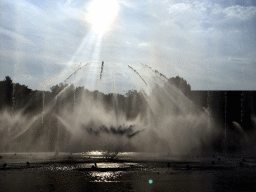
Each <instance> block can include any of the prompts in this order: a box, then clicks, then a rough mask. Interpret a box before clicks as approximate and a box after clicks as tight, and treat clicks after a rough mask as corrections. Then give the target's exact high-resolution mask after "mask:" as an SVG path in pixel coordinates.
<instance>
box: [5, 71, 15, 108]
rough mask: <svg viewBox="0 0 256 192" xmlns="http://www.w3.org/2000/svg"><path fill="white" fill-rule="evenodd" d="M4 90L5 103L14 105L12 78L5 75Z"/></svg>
mask: <svg viewBox="0 0 256 192" xmlns="http://www.w3.org/2000/svg"><path fill="white" fill-rule="evenodd" d="M4 89H5V90H4V91H5V92H6V95H5V103H6V105H7V106H9V107H10V106H12V94H13V83H12V79H11V78H10V77H9V76H6V77H5V80H4Z"/></svg>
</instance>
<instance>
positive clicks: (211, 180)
mask: <svg viewBox="0 0 256 192" xmlns="http://www.w3.org/2000/svg"><path fill="white" fill-rule="evenodd" d="M16 156H18V154H17V155H13V156H8V158H7V156H6V155H2V159H0V166H1V169H0V191H256V185H255V181H256V166H255V161H254V160H253V159H249V160H246V161H244V162H243V163H242V164H241V159H240V158H237V159H235V158H232V159H229V160H227V159H225V161H222V160H220V161H218V160H216V161H215V163H214V165H213V164H212V159H211V158H209V159H204V160H200V161H191V162H185V161H183V162H182V161H179V162H175V161H170V163H169V164H168V162H166V161H155V160H154V161H150V162H147V161H142V160H136V161H130V160H129V161H109V160H105V159H102V158H98V159H97V158H93V157H90V159H89V158H87V160H85V159H82V160H81V159H80V161H79V159H78V158H77V157H76V161H73V160H74V159H73V160H72V161H71V160H70V159H71V158H70V157H69V159H62V160H60V159H54V158H52V159H47V160H46V159H44V162H38V159H37V160H36V158H35V159H34V162H33V160H32V157H31V156H33V155H31V156H27V158H30V162H31V163H30V164H29V165H27V164H26V163H25V162H26V160H25V158H24V159H22V158H19V157H18V158H16ZM15 158H16V162H14V161H15ZM4 161H10V163H9V164H7V166H6V168H2V165H3V162H4ZM18 161H19V162H18ZM95 162H97V167H98V168H100V169H98V170H97V169H91V170H90V168H91V166H93V165H94V163H95ZM88 168H89V169H88ZM107 168H111V169H112V171H108V169H107ZM121 168H126V170H125V171H122V170H123V169H121ZM104 169H105V170H106V171H104ZM99 170H100V171H99Z"/></svg>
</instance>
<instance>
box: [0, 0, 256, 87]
mask: <svg viewBox="0 0 256 192" xmlns="http://www.w3.org/2000/svg"><path fill="white" fill-rule="evenodd" d="M255 26H256V1H253V0H225V1H224V0H197V1H192V0H143V1H142V0H141V1H138V0H55V1H52V0H42V1H36V0H12V1H10V0H1V1H0V80H3V79H4V78H5V76H7V75H9V76H10V77H11V78H12V79H13V80H14V82H19V83H20V84H25V85H28V87H29V88H31V89H42V88H43V87H44V86H45V87H46V88H49V87H50V86H53V85H55V84H58V83H61V82H63V81H64V80H65V79H66V78H68V77H69V75H71V74H72V73H73V72H74V71H76V70H77V69H79V68H80V67H83V66H84V65H85V64H86V63H88V62H93V63H92V64H90V65H88V66H87V67H84V68H83V69H81V70H80V71H79V73H77V74H76V76H83V78H82V79H78V77H76V76H74V77H73V81H75V82H80V84H83V83H84V84H86V85H90V86H91V89H93V87H97V86H99V76H100V67H101V61H103V60H104V62H105V67H106V70H105V71H103V79H102V81H103V84H101V86H106V87H105V89H112V87H113V86H112V83H113V82H115V84H116V86H117V87H122V88H123V89H130V88H133V87H134V82H132V81H131V77H130V76H129V75H130V71H129V68H128V65H130V66H132V67H133V68H134V69H136V70H137V71H138V72H139V73H142V74H143V75H145V76H146V74H145V69H144V68H143V67H142V65H141V63H145V64H147V65H149V66H150V67H152V68H153V69H156V70H158V71H159V72H161V73H162V74H164V75H165V76H167V77H168V78H170V77H175V76H180V77H183V78H184V79H185V80H187V81H188V83H189V84H190V85H191V87H192V89H193V90H255V89H256V80H255V77H256V65H255V61H256V38H255V37H256V31H255ZM43 82H44V84H42V83H43ZM70 82H72V81H71V80H70ZM104 82H105V84H104ZM96 89H97V88H96ZM110 91H111V90H110Z"/></svg>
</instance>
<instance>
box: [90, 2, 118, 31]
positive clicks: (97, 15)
mask: <svg viewBox="0 0 256 192" xmlns="http://www.w3.org/2000/svg"><path fill="white" fill-rule="evenodd" d="M88 11H89V17H90V22H91V23H92V25H93V31H94V33H97V34H102V33H103V32H104V31H105V30H106V28H107V27H108V26H109V24H110V23H111V22H112V21H113V19H114V18H115V16H116V14H117V11H118V4H117V0H93V1H92V2H91V4H90V6H89V7H88Z"/></svg>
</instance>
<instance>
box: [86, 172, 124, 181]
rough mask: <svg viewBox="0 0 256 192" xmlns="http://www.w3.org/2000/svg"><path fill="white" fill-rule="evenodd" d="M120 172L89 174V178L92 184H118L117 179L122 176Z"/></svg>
mask: <svg viewBox="0 0 256 192" xmlns="http://www.w3.org/2000/svg"><path fill="white" fill-rule="evenodd" d="M122 174H123V172H122V171H117V172H111V171H109V172H97V171H94V172H91V173H90V176H91V178H92V179H93V180H92V182H120V181H117V178H118V177H120V176H122Z"/></svg>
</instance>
